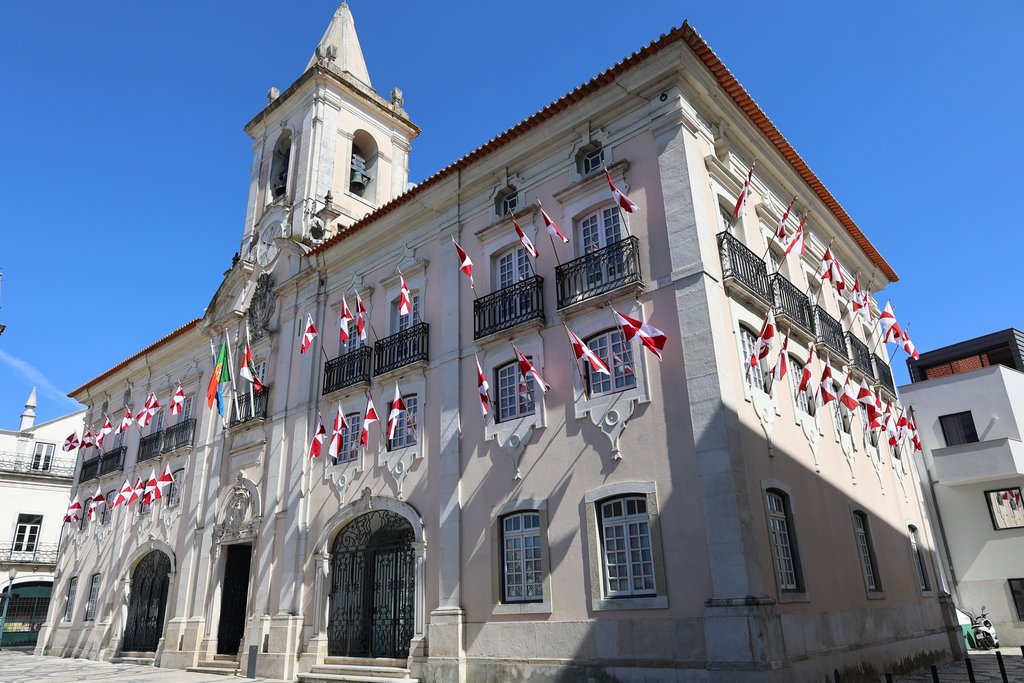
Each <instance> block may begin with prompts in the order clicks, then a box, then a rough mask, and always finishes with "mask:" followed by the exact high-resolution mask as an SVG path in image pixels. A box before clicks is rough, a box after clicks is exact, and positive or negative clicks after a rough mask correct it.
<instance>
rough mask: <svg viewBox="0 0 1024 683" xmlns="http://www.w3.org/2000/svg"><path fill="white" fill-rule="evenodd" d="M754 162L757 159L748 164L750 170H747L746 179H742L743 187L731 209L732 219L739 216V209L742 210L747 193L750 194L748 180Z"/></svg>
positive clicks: (752, 172) (752, 171)
mask: <svg viewBox="0 0 1024 683" xmlns="http://www.w3.org/2000/svg"><path fill="white" fill-rule="evenodd" d="M756 163H757V160H756V159H755V160H754V161H753V162H752V163H751V164H750V170H749V171H747V179H746V180H745V181H743V189H742V190H740V196H739V197H737V198H736V206H735V207H733V210H732V217H733V220H735V219H737V218H739V217H740V211H742V210H743V205H744V204H746V203H747V195H749V194H750V180H751V178H753V177H754V164H756Z"/></svg>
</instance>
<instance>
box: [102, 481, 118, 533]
mask: <svg viewBox="0 0 1024 683" xmlns="http://www.w3.org/2000/svg"><path fill="white" fill-rule="evenodd" d="M116 496H117V489H110V490H109V491H107V495H106V497H104V499H103V509H102V510H101V511H100V526H106V525H107V524H110V518H111V516H112V515H113V512H112V511H111V509H110V504H111V503H113V502H114V498H115V497H116Z"/></svg>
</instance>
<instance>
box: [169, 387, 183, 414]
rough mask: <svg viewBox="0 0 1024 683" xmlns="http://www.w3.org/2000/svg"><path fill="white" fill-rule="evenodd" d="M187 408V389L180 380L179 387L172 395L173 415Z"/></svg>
mask: <svg viewBox="0 0 1024 683" xmlns="http://www.w3.org/2000/svg"><path fill="white" fill-rule="evenodd" d="M184 410H185V390H184V389H182V388H181V382H178V388H177V390H175V392H174V396H171V415H181V413H182V412H183V411H184Z"/></svg>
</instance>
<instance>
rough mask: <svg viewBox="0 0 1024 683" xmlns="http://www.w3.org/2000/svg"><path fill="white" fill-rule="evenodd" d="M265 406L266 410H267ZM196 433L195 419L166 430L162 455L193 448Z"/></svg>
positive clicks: (161, 450) (161, 449)
mask: <svg viewBox="0 0 1024 683" xmlns="http://www.w3.org/2000/svg"><path fill="white" fill-rule="evenodd" d="M265 409H266V408H265V405H264V410H265ZM195 433H196V421H195V418H192V419H189V420H185V421H183V422H179V423H178V424H176V425H174V426H173V427H168V428H167V429H165V430H164V442H163V446H162V447H161V448H160V452H161V453H170V452H171V451H176V450H178V449H179V448H186V447H187V448H191V447H192V437H193V436H194V435H195Z"/></svg>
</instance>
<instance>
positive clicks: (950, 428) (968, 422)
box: [939, 410, 978, 446]
mask: <svg viewBox="0 0 1024 683" xmlns="http://www.w3.org/2000/svg"><path fill="white" fill-rule="evenodd" d="M939 424H940V425H942V435H943V436H944V437H945V438H946V445H947V446H959V445H960V444H965V443H975V442H977V440H978V430H977V429H975V427H974V418H973V417H972V416H971V411H969V410H968V411H965V412H963V413H955V414H953V415H943V416H941V417H939Z"/></svg>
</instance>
